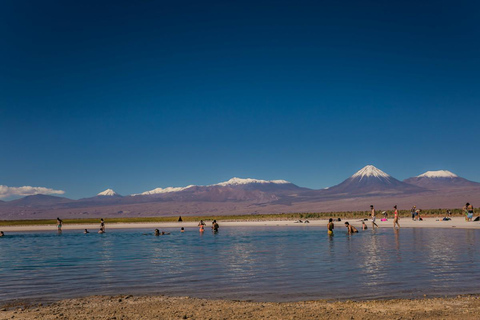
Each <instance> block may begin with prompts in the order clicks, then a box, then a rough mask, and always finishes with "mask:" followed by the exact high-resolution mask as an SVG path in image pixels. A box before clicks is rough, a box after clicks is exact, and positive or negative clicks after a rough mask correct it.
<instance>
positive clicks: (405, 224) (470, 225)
mask: <svg viewBox="0 0 480 320" xmlns="http://www.w3.org/2000/svg"><path fill="white" fill-rule="evenodd" d="M437 220H441V218H424V220H423V221H412V220H411V219H408V218H402V219H400V226H401V227H402V228H457V229H480V222H477V221H474V222H467V221H465V218H463V217H453V218H452V220H451V221H437ZM344 221H349V222H350V224H352V225H354V226H356V227H357V229H358V228H359V227H361V220H360V219H358V218H355V219H344V220H343V219H342V221H338V222H337V221H335V223H336V224H340V225H342V224H343V223H344ZM205 222H206V223H207V226H208V224H209V222H210V221H207V220H205ZM327 222H328V220H326V219H322V220H309V223H296V222H295V221H293V220H292V221H287V220H285V221H275V220H272V221H219V224H220V227H228V228H230V227H277V226H281V227H284V226H295V227H309V226H321V227H326V225H327ZM105 223H106V228H107V232H108V230H110V229H144V228H147V229H152V230H153V229H162V228H179V229H180V228H181V227H184V228H187V231H188V228H196V227H197V224H198V222H134V223H108V219H105ZM376 223H377V224H378V225H379V227H380V228H392V227H393V219H389V220H388V221H380V219H377V221H376ZM366 224H367V226H368V227H369V228H371V226H372V222H371V220H369V221H366ZM99 227H100V219H99V223H98V224H65V225H64V226H63V227H62V229H63V230H83V229H88V230H90V231H95V230H96V229H98V228H99ZM0 230H1V231H4V232H23V231H49V230H56V226H55V225H34V226H29V225H25V226H22V225H17V226H0Z"/></svg>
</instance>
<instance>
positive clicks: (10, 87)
mask: <svg viewBox="0 0 480 320" xmlns="http://www.w3.org/2000/svg"><path fill="white" fill-rule="evenodd" d="M0 6H1V8H2V10H0V18H1V19H0V21H1V22H0V23H1V25H2V28H0V35H1V37H2V39H4V46H3V48H4V50H1V51H0V57H1V58H2V60H3V61H5V62H6V63H5V64H4V67H3V69H2V72H1V73H0V134H1V135H2V137H3V139H1V142H0V148H1V150H2V154H1V156H0V166H1V168H2V170H1V174H0V185H3V186H8V187H22V186H32V187H42V188H50V189H53V190H57V191H59V192H60V191H65V192H66V193H65V194H64V195H63V196H66V197H69V198H72V199H78V198H83V197H90V196H92V195H95V194H97V193H98V192H101V191H103V190H105V189H108V188H111V189H113V190H115V191H116V192H118V193H120V194H124V195H126V194H133V193H139V192H143V191H146V190H151V189H154V188H157V187H175V186H178V187H181V186H187V185H190V184H195V185H209V184H215V183H218V182H221V181H226V180H228V179H230V178H232V177H242V178H255V179H263V180H277V179H284V180H287V181H290V182H292V183H294V184H296V185H299V186H302V187H308V188H312V189H322V188H325V187H330V186H333V185H336V184H338V183H340V182H341V181H343V180H344V179H346V178H348V177H349V176H350V175H352V174H353V173H355V172H356V171H358V170H359V169H360V168H362V167H364V166H365V165H367V164H373V165H375V166H376V167H378V168H380V169H381V170H383V171H385V172H386V173H388V174H390V175H392V176H393V177H395V178H397V179H400V180H403V179H406V178H409V177H412V176H417V175H420V174H422V173H424V172H426V171H429V170H449V171H452V172H454V173H455V174H457V175H459V176H461V177H465V178H467V179H469V180H473V181H480V171H479V170H478V165H477V162H478V161H477V158H478V157H479V155H480V154H479V153H480V151H479V150H478V148H477V147H476V146H477V145H478V141H479V138H480V133H479V132H478V130H476V126H475V124H476V121H475V120H476V119H478V117H479V116H480V108H479V107H478V104H479V102H480V90H478V89H479V82H478V74H480V61H479V60H480V45H479V44H478V41H474V40H475V39H477V38H478V35H479V33H480V26H479V25H478V19H479V12H480V4H479V3H478V2H474V1H457V2H455V3H451V2H449V1H435V2H434V1H424V2H422V3H408V2H389V3H385V2H381V1H370V2H368V4H365V3H364V2H362V3H359V2H357V1H337V2H331V1H324V2H314V1H300V2H295V3H289V2H282V1H280V2H270V1H260V2H258V1H255V2H253V1H243V2H241V3H225V2H221V1H208V2H202V3H198V2H193V1H187V2H182V3H165V2H161V1H141V2H130V1H100V2H99V1H82V2H81V3H65V2H61V1H48V0H47V1H42V2H36V1H22V2H18V1H13V0H7V1H3V2H2V4H0ZM3 200H5V199H3Z"/></svg>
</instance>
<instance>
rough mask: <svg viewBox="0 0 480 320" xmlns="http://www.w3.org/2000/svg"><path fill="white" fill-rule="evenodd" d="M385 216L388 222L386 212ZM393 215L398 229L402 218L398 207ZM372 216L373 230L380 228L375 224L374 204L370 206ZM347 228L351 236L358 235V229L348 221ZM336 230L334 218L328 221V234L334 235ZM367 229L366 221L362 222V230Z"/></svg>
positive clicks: (394, 225)
mask: <svg viewBox="0 0 480 320" xmlns="http://www.w3.org/2000/svg"><path fill="white" fill-rule="evenodd" d="M383 214H384V216H385V218H384V219H385V220H386V219H387V218H386V212H385V211H384V212H383ZM393 215H394V217H393V227H394V228H396V227H398V228H400V223H399V222H398V221H399V219H400V218H399V215H398V208H397V205H394V206H393ZM370 216H371V218H372V228H373V229H375V228H378V224H377V223H376V222H375V221H376V220H377V212H376V210H375V207H374V206H373V204H372V205H371V206H370ZM365 220H366V219H365ZM345 227H346V228H347V232H348V233H349V234H352V233H358V230H357V228H355V227H354V226H352V225H351V224H350V223H349V222H348V221H347V222H345ZM334 228H335V224H334V223H333V219H332V218H330V219H328V224H327V232H328V234H329V235H333V229H334ZM367 229H368V227H367V225H366V224H365V221H362V230H367Z"/></svg>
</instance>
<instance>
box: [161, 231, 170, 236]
mask: <svg viewBox="0 0 480 320" xmlns="http://www.w3.org/2000/svg"><path fill="white" fill-rule="evenodd" d="M167 234H170V232H165V231H162V233H161V234H160V235H161V236H164V235H167Z"/></svg>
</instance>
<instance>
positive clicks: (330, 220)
mask: <svg viewBox="0 0 480 320" xmlns="http://www.w3.org/2000/svg"><path fill="white" fill-rule="evenodd" d="M327 229H328V235H329V236H333V229H335V225H334V224H333V219H332V218H330V219H328V224H327Z"/></svg>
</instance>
